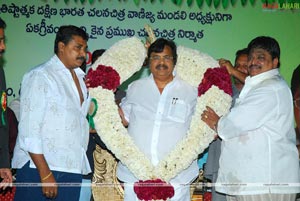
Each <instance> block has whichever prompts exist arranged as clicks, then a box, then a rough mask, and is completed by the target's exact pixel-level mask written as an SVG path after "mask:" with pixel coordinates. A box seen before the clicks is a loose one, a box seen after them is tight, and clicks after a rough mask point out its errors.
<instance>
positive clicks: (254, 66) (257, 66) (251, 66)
mask: <svg viewBox="0 0 300 201" xmlns="http://www.w3.org/2000/svg"><path fill="white" fill-rule="evenodd" d="M251 68H259V69H261V66H260V65H253V64H252V65H250V66H249V67H248V69H251Z"/></svg>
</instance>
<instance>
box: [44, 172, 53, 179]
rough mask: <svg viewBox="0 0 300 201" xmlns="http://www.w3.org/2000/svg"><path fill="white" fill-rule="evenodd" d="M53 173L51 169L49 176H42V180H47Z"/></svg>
mask: <svg viewBox="0 0 300 201" xmlns="http://www.w3.org/2000/svg"><path fill="white" fill-rule="evenodd" d="M51 175H52V172H51V171H50V173H49V174H48V175H47V176H45V177H44V178H42V181H45V180H46V179H48V178H49V177H50V176H51Z"/></svg>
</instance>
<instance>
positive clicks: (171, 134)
mask: <svg viewBox="0 0 300 201" xmlns="http://www.w3.org/2000/svg"><path fill="white" fill-rule="evenodd" d="M196 101H197V89H196V88H194V87H192V86H190V85H189V84H187V83H185V82H184V81H182V80H181V79H179V78H178V77H177V76H175V77H174V79H173V81H172V82H170V83H169V84H168V85H167V86H166V87H165V88H164V90H163V92H162V94H160V92H159V90H158V88H157V86H156V84H155V81H154V79H153V76H152V74H151V75H150V76H149V77H147V78H143V79H140V80H137V81H135V82H133V83H132V84H131V85H130V86H129V88H128V90H127V95H126V97H125V98H124V99H123V100H122V103H121V107H122V109H123V111H124V115H125V118H126V119H127V121H128V122H129V127H128V133H129V135H130V136H131V137H132V139H133V140H134V142H135V144H136V145H137V146H138V147H139V149H140V150H141V151H142V152H143V153H144V154H145V155H146V156H147V157H148V158H149V159H150V160H151V162H152V164H153V165H155V166H156V165H157V164H158V163H159V161H161V160H162V159H164V158H165V157H166V156H167V155H168V154H169V153H170V151H172V150H173V149H174V148H175V146H176V144H177V143H178V142H179V141H181V140H182V139H183V138H184V137H185V136H186V133H187V130H188V129H189V126H190V122H191V118H192V115H193V113H194V110H195V105H196ZM117 174H118V177H119V179H121V180H122V181H125V182H134V181H136V180H137V178H135V177H134V176H133V174H132V173H131V172H130V171H129V170H128V169H127V167H125V166H124V165H123V164H121V163H119V165H118V169H117ZM197 175H198V167H197V163H196V161H193V163H192V164H191V165H190V166H189V167H188V168H187V169H185V170H184V171H182V172H181V173H180V174H179V175H178V176H176V177H175V178H174V179H172V180H171V182H176V183H180V184H186V183H188V182H190V181H191V180H192V179H194V178H195V177H196V176H197Z"/></svg>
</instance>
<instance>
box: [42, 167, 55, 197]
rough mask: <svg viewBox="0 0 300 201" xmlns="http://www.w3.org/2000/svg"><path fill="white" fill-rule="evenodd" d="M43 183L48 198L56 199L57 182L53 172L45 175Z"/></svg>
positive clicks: (43, 189)
mask: <svg viewBox="0 0 300 201" xmlns="http://www.w3.org/2000/svg"><path fill="white" fill-rule="evenodd" d="M41 183H42V191H43V195H44V196H45V197H47V198H50V199H54V198H55V197H56V196H57V183H56V180H55V178H54V176H53V174H52V172H49V174H48V175H45V176H43V178H41Z"/></svg>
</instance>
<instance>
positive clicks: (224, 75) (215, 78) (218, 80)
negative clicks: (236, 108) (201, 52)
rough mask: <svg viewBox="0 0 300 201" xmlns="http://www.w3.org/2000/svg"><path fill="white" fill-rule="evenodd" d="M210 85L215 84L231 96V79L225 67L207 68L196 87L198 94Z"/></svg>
mask: <svg viewBox="0 0 300 201" xmlns="http://www.w3.org/2000/svg"><path fill="white" fill-rule="evenodd" d="M212 85H215V86H217V87H218V88H219V89H221V90H223V91H224V92H225V93H227V94H229V95H230V96H232V87H231V79H230V75H229V73H228V71H227V70H226V68H225V67H220V68H208V69H207V70H206V72H205V73H204V77H203V79H202V81H201V83H200V84H199V87H198V96H201V95H202V94H205V92H206V91H208V90H209V89H210V87H211V86H212Z"/></svg>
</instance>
